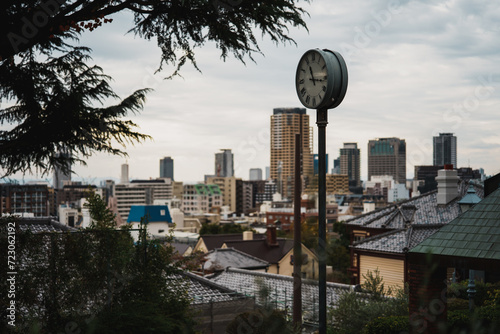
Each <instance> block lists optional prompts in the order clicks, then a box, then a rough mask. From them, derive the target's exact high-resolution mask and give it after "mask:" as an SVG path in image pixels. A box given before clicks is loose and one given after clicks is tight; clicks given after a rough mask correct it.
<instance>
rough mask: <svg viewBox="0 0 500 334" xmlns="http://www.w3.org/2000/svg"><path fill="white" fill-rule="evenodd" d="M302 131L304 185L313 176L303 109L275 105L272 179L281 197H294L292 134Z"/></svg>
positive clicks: (310, 132)
mask: <svg viewBox="0 0 500 334" xmlns="http://www.w3.org/2000/svg"><path fill="white" fill-rule="evenodd" d="M298 133H299V134H301V138H302V143H301V145H300V146H301V149H302V177H303V178H304V179H305V182H306V184H307V183H308V182H309V181H310V179H312V175H313V156H312V146H313V139H312V137H313V136H312V127H310V126H309V115H307V113H306V109H304V108H275V109H274V110H273V115H272V116H271V168H270V176H271V179H273V180H276V182H277V185H278V192H279V193H280V194H281V195H282V197H283V198H289V199H292V198H293V193H294V183H295V182H294V180H295V179H294V173H295V134H298Z"/></svg>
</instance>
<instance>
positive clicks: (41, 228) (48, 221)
mask: <svg viewBox="0 0 500 334" xmlns="http://www.w3.org/2000/svg"><path fill="white" fill-rule="evenodd" d="M16 224H17V227H18V228H19V230H21V231H22V232H24V231H27V230H30V231H31V232H32V233H48V232H66V231H76V230H77V229H76V228H73V227H69V226H66V225H64V224H61V223H60V222H58V221H56V220H54V219H53V218H51V217H40V218H19V220H18V221H17V222H16Z"/></svg>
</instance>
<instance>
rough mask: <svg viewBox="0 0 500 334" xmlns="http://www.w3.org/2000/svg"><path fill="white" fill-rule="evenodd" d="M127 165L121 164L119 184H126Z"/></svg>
mask: <svg viewBox="0 0 500 334" xmlns="http://www.w3.org/2000/svg"><path fill="white" fill-rule="evenodd" d="M128 181H129V179H128V164H127V163H125V164H122V173H121V175H120V183H121V184H125V183H128Z"/></svg>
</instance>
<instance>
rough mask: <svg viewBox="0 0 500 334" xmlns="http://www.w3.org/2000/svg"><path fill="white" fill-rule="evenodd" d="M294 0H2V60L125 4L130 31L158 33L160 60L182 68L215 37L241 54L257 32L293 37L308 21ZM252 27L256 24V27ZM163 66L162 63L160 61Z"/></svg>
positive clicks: (72, 32)
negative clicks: (294, 28) (295, 29)
mask: <svg viewBox="0 0 500 334" xmlns="http://www.w3.org/2000/svg"><path fill="white" fill-rule="evenodd" d="M297 2H298V1H296V0H265V1H243V0H167V1H159V0H113V1H107V0H106V1H105V0H67V1H63V0H4V1H2V2H1V5H0V22H1V26H0V27H1V28H2V31H4V32H6V33H5V34H4V35H2V36H1V38H0V57H1V58H0V60H5V59H10V58H11V57H13V56H14V55H16V54H19V53H21V52H25V51H28V50H30V49H32V48H35V47H37V48H40V49H44V50H50V49H53V48H54V47H59V46H61V45H62V44H63V43H64V41H65V40H66V39H67V38H69V37H72V38H77V37H78V36H79V35H80V34H81V33H82V32H83V31H84V30H94V29H96V28H97V27H99V26H100V25H102V24H103V23H108V22H110V20H111V19H110V18H109V17H110V16H111V15H112V14H114V13H118V12H121V11H124V10H127V11H131V12H132V13H133V15H134V25H133V27H132V28H131V29H130V31H131V32H133V33H135V34H137V35H139V36H141V37H143V38H145V39H147V40H151V39H156V42H157V44H158V46H159V47H160V49H161V51H162V56H161V62H162V63H163V62H165V63H168V64H175V65H176V66H177V69H179V68H180V67H181V66H182V65H183V64H184V63H185V62H186V61H187V60H189V61H191V62H193V63H194V64H195V58H194V49H195V48H197V47H201V46H203V45H204V44H205V43H207V42H213V43H215V45H216V46H217V47H218V48H219V49H220V50H221V57H222V58H226V57H227V56H228V55H229V54H232V55H234V56H235V57H236V58H237V59H239V60H243V59H244V57H245V56H250V57H251V56H252V54H253V53H255V52H259V46H258V43H257V38H256V36H255V33H256V32H259V31H260V32H262V34H264V35H267V36H269V37H270V38H271V40H273V41H275V42H276V43H280V42H293V40H292V39H291V37H290V36H288V26H289V25H292V26H298V27H305V26H306V25H305V22H304V21H303V19H302V16H303V15H304V13H305V12H304V10H303V9H301V8H300V7H297V5H296V3H297ZM254 28H256V29H255V30H254ZM160 67H161V66H160Z"/></svg>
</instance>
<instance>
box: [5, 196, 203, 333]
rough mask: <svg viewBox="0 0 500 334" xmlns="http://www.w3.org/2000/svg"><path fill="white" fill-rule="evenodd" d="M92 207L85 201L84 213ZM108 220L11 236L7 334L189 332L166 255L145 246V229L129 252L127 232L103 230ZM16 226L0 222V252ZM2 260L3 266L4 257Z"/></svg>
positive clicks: (183, 299) (185, 306)
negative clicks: (12, 315)
mask: <svg viewBox="0 0 500 334" xmlns="http://www.w3.org/2000/svg"><path fill="white" fill-rule="evenodd" d="M99 201H102V200H101V199H100V198H99V197H94V200H92V201H90V208H91V210H90V211H91V212H96V210H94V209H95V208H94V207H93V204H94V203H99ZM101 204H102V203H101ZM99 206H101V207H102V205H99ZM106 210H107V209H105V210H104V211H106ZM97 211H98V210H97ZM109 213H110V212H109V211H108V212H101V213H100V217H101V218H103V217H104V220H102V221H101V223H97V224H96V225H97V226H98V227H96V228H90V229H86V230H83V231H78V232H71V233H70V232H67V233H57V232H55V233H37V234H33V233H31V232H29V231H27V232H22V231H20V230H19V229H18V230H17V231H16V235H15V236H16V239H15V240H16V244H15V247H16V248H15V249H16V254H17V258H16V266H17V268H16V271H17V275H16V285H15V286H16V291H15V303H16V310H17V313H16V322H15V325H16V326H15V328H13V327H9V328H8V329H9V330H10V332H12V333H29V332H32V333H66V332H67V331H68V329H70V331H71V332H72V333H187V332H192V328H193V326H192V318H191V316H190V314H189V300H188V297H187V294H186V291H185V290H184V289H180V288H179V286H178V285H176V281H177V280H178V279H179V275H178V269H177V267H176V266H175V265H173V263H172V261H171V257H172V252H173V249H172V248H171V247H164V246H161V245H159V244H157V243H155V242H152V241H150V240H148V239H147V238H145V230H144V229H143V231H142V233H141V238H140V239H139V242H138V243H136V244H134V242H133V239H132V238H131V236H130V233H129V232H128V231H127V230H126V229H125V230H115V229H114V228H113V227H111V224H108V225H107V223H103V222H107V218H106V217H107V216H109ZM92 216H93V215H92ZM93 217H94V218H96V219H99V216H93ZM16 219H17V218H2V220H1V221H0V229H1V231H0V246H1V247H2V248H3V249H7V237H6V235H7V233H5V229H6V227H7V223H8V222H9V221H10V222H12V221H13V222H14V223H15V224H18V223H17V220H16ZM108 223H109V222H108ZM1 258H2V259H3V260H5V262H4V263H7V261H6V259H5V255H3V253H2V256H1ZM6 285H7V282H6V280H2V281H1V282H0V287H1V288H2V291H7V286H6ZM181 286H182V285H181ZM6 303H9V300H8V299H7V298H0V306H1V307H2V310H6V309H7V304H6ZM2 314H3V313H2ZM6 319H7V318H6V317H5V316H2V319H1V320H0V332H2V328H7V324H6V323H5V321H6Z"/></svg>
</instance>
